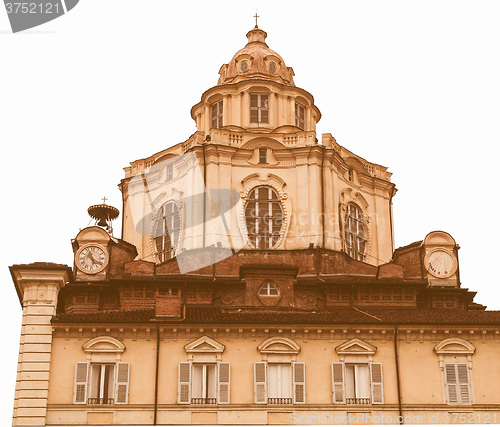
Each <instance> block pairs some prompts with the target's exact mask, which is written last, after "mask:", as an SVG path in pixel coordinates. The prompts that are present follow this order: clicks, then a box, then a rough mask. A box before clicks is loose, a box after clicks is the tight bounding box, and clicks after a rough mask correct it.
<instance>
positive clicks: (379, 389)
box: [370, 363, 384, 403]
mask: <svg viewBox="0 0 500 427" xmlns="http://www.w3.org/2000/svg"><path fill="white" fill-rule="evenodd" d="M370 375H371V383H372V403H384V386H383V380H382V363H370Z"/></svg>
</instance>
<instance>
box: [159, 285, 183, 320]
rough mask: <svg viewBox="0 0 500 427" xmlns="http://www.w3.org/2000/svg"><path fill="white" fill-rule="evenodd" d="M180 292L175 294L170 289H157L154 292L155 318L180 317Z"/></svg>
mask: <svg viewBox="0 0 500 427" xmlns="http://www.w3.org/2000/svg"><path fill="white" fill-rule="evenodd" d="M181 301H182V298H181V290H180V289H178V290H177V293H175V292H172V289H168V290H167V289H161V288H160V289H158V290H157V291H156V306H155V309H156V312H155V316H156V317H181V305H182V304H181Z"/></svg>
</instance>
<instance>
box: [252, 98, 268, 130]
mask: <svg viewBox="0 0 500 427" xmlns="http://www.w3.org/2000/svg"><path fill="white" fill-rule="evenodd" d="M250 123H269V95H267V94H261V93H251V94H250Z"/></svg>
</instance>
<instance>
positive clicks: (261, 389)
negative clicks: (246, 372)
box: [254, 362, 267, 403]
mask: <svg viewBox="0 0 500 427" xmlns="http://www.w3.org/2000/svg"><path fill="white" fill-rule="evenodd" d="M254 392H255V403H267V363H266V362H255V363H254Z"/></svg>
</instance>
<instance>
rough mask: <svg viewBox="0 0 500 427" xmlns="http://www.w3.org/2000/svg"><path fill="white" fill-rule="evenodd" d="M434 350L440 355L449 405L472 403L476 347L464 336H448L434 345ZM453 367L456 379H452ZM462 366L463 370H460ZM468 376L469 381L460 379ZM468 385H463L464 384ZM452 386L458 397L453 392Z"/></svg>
mask: <svg viewBox="0 0 500 427" xmlns="http://www.w3.org/2000/svg"><path fill="white" fill-rule="evenodd" d="M434 351H435V352H436V354H437V355H438V357H439V366H440V368H441V371H442V384H443V397H444V401H445V402H444V403H445V404H447V405H472V404H473V403H474V396H473V387H472V383H473V378H472V356H473V354H474V352H475V351H476V347H475V346H474V345H473V344H472V343H470V342H469V341H467V340H464V339H462V338H456V337H452V338H446V339H444V340H442V341H440V342H439V343H437V344H436V346H435V347H434ZM451 367H453V373H454V376H455V381H450V380H451V378H450V369H451ZM459 367H461V370H462V372H459ZM464 374H465V376H466V377H467V378H466V379H467V382H463V381H460V378H461V377H462V379H463V375H464ZM464 385H465V386H466V387H463V386H464ZM452 388H453V389H454V394H455V396H456V398H453V397H452V396H453V395H452V394H451V390H452Z"/></svg>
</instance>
